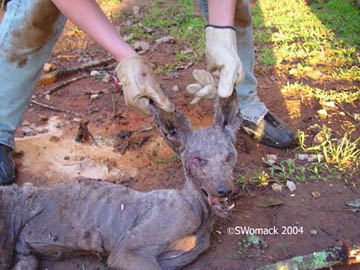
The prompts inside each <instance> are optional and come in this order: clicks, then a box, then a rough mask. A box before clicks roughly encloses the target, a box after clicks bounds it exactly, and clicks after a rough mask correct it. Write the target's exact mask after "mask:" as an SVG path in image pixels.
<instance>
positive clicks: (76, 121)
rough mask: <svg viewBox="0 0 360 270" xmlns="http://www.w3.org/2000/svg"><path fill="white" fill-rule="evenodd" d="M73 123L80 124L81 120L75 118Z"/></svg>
mask: <svg viewBox="0 0 360 270" xmlns="http://www.w3.org/2000/svg"><path fill="white" fill-rule="evenodd" d="M73 121H74V122H75V123H80V122H81V121H82V120H81V119H80V118H77V117H75V118H73Z"/></svg>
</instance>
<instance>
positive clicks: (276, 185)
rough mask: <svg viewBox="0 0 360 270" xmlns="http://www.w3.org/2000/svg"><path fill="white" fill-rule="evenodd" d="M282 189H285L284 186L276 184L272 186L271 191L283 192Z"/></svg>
mask: <svg viewBox="0 0 360 270" xmlns="http://www.w3.org/2000/svg"><path fill="white" fill-rule="evenodd" d="M282 188H283V185H280V184H278V183H274V184H272V185H271V189H272V190H274V191H279V192H281V191H282Z"/></svg>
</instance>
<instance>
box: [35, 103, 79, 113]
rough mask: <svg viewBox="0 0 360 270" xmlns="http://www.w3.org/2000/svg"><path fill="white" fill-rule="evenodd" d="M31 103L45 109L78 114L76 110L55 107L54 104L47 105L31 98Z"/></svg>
mask: <svg viewBox="0 0 360 270" xmlns="http://www.w3.org/2000/svg"><path fill="white" fill-rule="evenodd" d="M31 103H34V104H36V105H38V106H40V107H43V108H46V109H49V110H52V111H55V112H64V113H71V114H75V115H80V114H79V113H77V112H73V111H68V110H64V109H60V108H56V107H54V106H51V105H48V104H45V103H41V102H39V101H36V100H31Z"/></svg>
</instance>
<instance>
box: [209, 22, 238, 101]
mask: <svg viewBox="0 0 360 270" xmlns="http://www.w3.org/2000/svg"><path fill="white" fill-rule="evenodd" d="M206 64H207V69H208V71H210V72H211V73H214V72H215V71H219V72H220V78H219V85H218V90H217V94H218V95H219V96H220V97H222V98H226V97H229V96H230V95H231V94H232V92H233V90H234V87H237V86H239V84H240V83H241V82H242V81H243V80H244V78H245V71H244V69H243V66H242V63H241V61H240V58H239V56H238V53H237V46H236V34H235V30H234V29H233V28H217V27H214V26H210V25H209V26H207V27H206Z"/></svg>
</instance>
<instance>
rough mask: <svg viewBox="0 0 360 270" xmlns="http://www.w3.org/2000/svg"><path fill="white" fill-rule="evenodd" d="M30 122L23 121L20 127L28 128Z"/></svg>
mask: <svg viewBox="0 0 360 270" xmlns="http://www.w3.org/2000/svg"><path fill="white" fill-rule="evenodd" d="M30 124H31V123H30V122H29V121H28V120H25V121H24V122H23V123H22V125H23V126H24V127H28V126H30Z"/></svg>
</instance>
